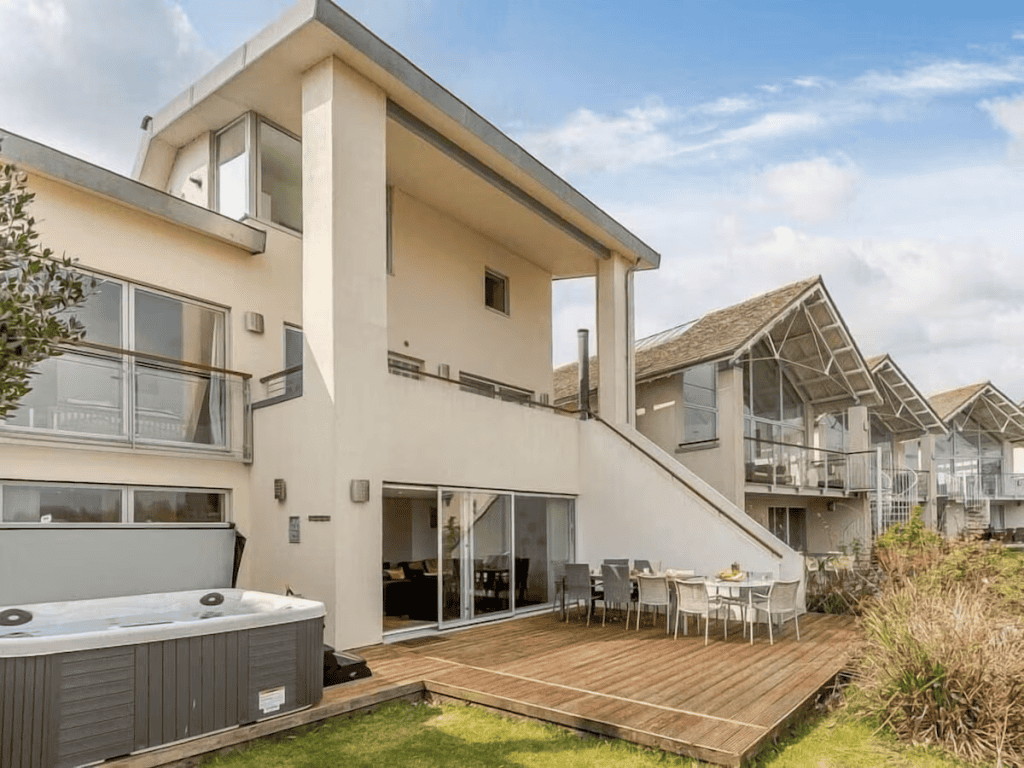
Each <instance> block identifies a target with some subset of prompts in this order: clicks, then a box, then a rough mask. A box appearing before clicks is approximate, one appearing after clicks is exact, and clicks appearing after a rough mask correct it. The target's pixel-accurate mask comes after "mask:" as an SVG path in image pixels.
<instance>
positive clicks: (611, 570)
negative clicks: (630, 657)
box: [601, 564, 633, 629]
mask: <svg viewBox="0 0 1024 768" xmlns="http://www.w3.org/2000/svg"><path fill="white" fill-rule="evenodd" d="M601 581H602V583H603V585H604V600H602V601H601V606H602V608H601V626H602V627H603V626H604V620H605V616H606V615H607V613H608V604H609V603H611V604H612V605H623V604H625V606H626V628H627V629H629V610H630V608H631V607H632V605H633V585H632V584H631V583H630V581H629V566H628V565H608V564H605V565H602V566H601Z"/></svg>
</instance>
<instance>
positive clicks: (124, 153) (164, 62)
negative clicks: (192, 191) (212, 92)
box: [0, 0, 214, 172]
mask: <svg viewBox="0 0 1024 768" xmlns="http://www.w3.org/2000/svg"><path fill="white" fill-rule="evenodd" d="M0 17H2V18H3V20H4V21H3V24H2V25H0V94H2V99H3V101H2V103H3V114H2V116H0V121H2V123H0V125H2V127H4V128H6V129H8V130H11V131H14V132H15V133H22V134H25V135H26V136H28V137H29V138H32V139H34V140H37V141H41V142H43V143H46V144H51V145H53V146H55V147H57V148H59V149H62V150H64V151H67V152H70V153H72V154H76V155H79V156H82V157H84V158H85V159H87V160H90V161H92V162H96V163H98V164H100V165H105V166H107V167H111V168H113V169H114V170H117V171H120V172H127V171H129V170H130V169H131V163H132V161H133V160H134V156H135V151H136V149H137V147H138V143H139V139H140V138H141V132H140V131H139V122H140V120H141V118H142V116H143V115H144V114H145V113H147V112H152V111H154V110H156V109H158V108H160V107H161V106H163V104H164V103H165V102H167V101H168V100H169V99H170V98H171V97H173V96H174V95H176V94H177V93H178V92H179V91H181V90H182V89H184V88H185V87H186V86H187V85H188V84H189V83H190V82H192V81H193V80H194V79H195V78H196V77H198V76H199V75H200V74H202V72H203V71H205V70H206V69H208V68H209V67H210V66H211V65H212V64H213V63H214V59H213V56H212V55H211V54H210V52H209V51H208V50H207V49H206V48H205V46H204V45H203V42H202V40H201V39H200V37H199V35H198V34H197V33H196V31H195V30H194V29H193V27H192V25H191V24H190V22H189V19H188V16H187V15H186V14H185V12H184V10H183V9H182V7H181V5H180V4H179V3H177V2H171V1H170V0H95V1H94V2H89V3H85V2H81V1H80V0H0Z"/></svg>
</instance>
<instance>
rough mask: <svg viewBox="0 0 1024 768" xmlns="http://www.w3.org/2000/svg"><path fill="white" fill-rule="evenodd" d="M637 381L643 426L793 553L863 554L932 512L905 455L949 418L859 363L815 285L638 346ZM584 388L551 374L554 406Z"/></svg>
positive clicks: (881, 370)
mask: <svg viewBox="0 0 1024 768" xmlns="http://www.w3.org/2000/svg"><path fill="white" fill-rule="evenodd" d="M591 365H592V367H593V368H599V367H600V366H599V365H598V361H597V359H594V360H592V362H591ZM636 377H637V378H636V381H637V384H636V387H637V392H636V420H637V429H638V430H639V431H640V432H642V433H643V434H644V435H646V436H647V437H648V438H650V439H651V440H652V441H653V442H655V443H656V444H657V445H658V446H660V447H661V448H662V449H663V450H665V451H666V452H668V453H670V454H672V455H673V456H674V457H675V459H676V460H677V461H678V462H679V463H681V464H683V465H684V466H686V467H687V468H689V469H690V470H692V471H693V472H694V473H696V474H697V475H699V476H700V477H702V478H703V479H704V480H706V481H707V482H708V483H710V484H711V485H712V486H713V487H714V488H715V489H716V490H718V491H719V492H721V493H722V494H723V495H725V496H726V497H727V498H728V499H729V500H730V501H732V502H733V503H735V504H736V505H737V506H738V507H740V508H741V509H744V510H745V511H746V512H747V514H748V515H749V516H751V517H752V518H753V519H755V520H757V521H758V522H759V523H760V524H761V525H763V526H765V527H767V528H768V529H769V530H771V531H772V532H773V533H774V534H775V535H776V536H777V537H778V538H780V539H781V540H783V541H785V542H786V543H787V544H788V545H789V546H790V547H792V548H794V549H797V550H799V551H801V552H807V553H827V552H835V551H841V550H847V551H851V550H859V551H861V552H863V553H864V554H865V555H867V553H868V552H869V551H870V542H871V541H872V538H873V536H875V535H877V534H878V533H880V532H882V531H884V530H886V529H887V528H888V527H889V526H891V525H892V524H894V523H898V522H905V521H906V520H908V519H909V517H910V514H911V511H912V509H913V507H914V506H916V505H917V504H920V503H925V502H926V501H927V500H928V499H931V503H932V505H933V506H934V500H935V489H934V488H931V487H930V486H929V484H928V479H929V477H930V475H928V474H927V472H919V471H917V470H918V469H920V467H919V466H918V465H917V464H915V465H914V466H913V467H910V466H908V465H907V462H906V461H904V444H905V443H906V442H907V441H910V440H917V439H919V438H922V437H924V436H929V437H930V436H935V435H938V436H940V437H943V438H944V437H945V435H946V427H945V426H944V425H943V420H942V419H941V418H940V417H939V415H938V414H937V413H936V412H935V410H934V409H933V408H932V406H931V405H930V404H929V402H928V401H927V399H925V398H924V396H923V395H921V393H920V392H919V391H918V390H917V389H916V387H914V385H913V384H912V383H911V382H910V380H909V379H908V378H907V377H906V376H905V375H904V374H903V372H902V371H901V370H900V369H899V368H898V367H897V366H896V364H895V363H894V362H893V361H892V359H891V358H890V357H889V356H887V355H886V356H881V357H877V358H870V359H865V358H864V357H863V355H862V354H861V352H860V349H859V347H858V345H857V342H856V340H855V339H854V338H853V336H852V335H851V333H850V331H849V329H848V327H847V325H846V323H845V321H844V320H843V318H842V316H841V315H840V313H839V311H838V309H837V307H836V305H835V303H834V302H833V300H832V298H831V297H830V295H829V293H828V291H827V289H826V288H825V285H824V282H823V281H822V279H821V278H820V277H812V278H808V279H806V280H801V281H798V282H795V283H792V284H789V285H786V286H783V287H781V288H778V289H776V290H773V291H770V292H768V293H765V294H762V295H759V296H756V297H753V298H751V299H748V300H746V301H743V302H740V303H739V304H735V305H733V306H730V307H726V308H724V309H720V310H716V311H714V312H710V313H708V314H707V315H705V316H703V317H701V318H700V319H698V320H696V321H695V322H693V323H689V324H686V325H683V326H679V327H676V328H672V329H669V330H667V331H663V332H661V333H658V334H655V335H654V336H650V337H648V338H645V339H642V340H640V341H639V342H637V344H636ZM577 378H578V365H577V364H575V363H573V364H570V365H568V366H563V367H562V368H559V369H558V370H556V371H555V383H556V403H560V404H563V405H567V404H569V403H570V402H572V401H573V399H574V398H575V397H576V392H577V386H576V383H575V382H576V380H577ZM592 396H593V393H592ZM929 491H930V493H929Z"/></svg>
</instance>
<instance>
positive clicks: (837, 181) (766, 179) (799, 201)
mask: <svg viewBox="0 0 1024 768" xmlns="http://www.w3.org/2000/svg"><path fill="white" fill-rule="evenodd" d="M859 176H860V174H859V172H858V171H857V170H856V169H855V168H853V167H852V166H850V165H849V164H845V165H839V164H836V163H833V162H832V161H831V160H828V159H826V158H823V157H819V158H817V159H814V160H804V161H801V162H796V163H788V164H786V165H778V166H775V167H774V168H771V169H769V170H767V171H765V172H764V173H762V174H760V176H759V177H758V178H757V179H756V181H755V187H756V189H757V190H758V191H760V192H761V194H763V195H764V196H765V201H764V203H763V207H764V208H766V209H768V210H774V211H780V212H782V213H783V214H785V215H786V216H789V217H791V218H793V219H796V220H798V221H802V222H804V223H807V224H819V223H822V222H825V221H830V220H832V219H834V218H836V217H837V216H838V215H839V214H840V213H842V212H843V211H844V210H846V209H847V208H848V207H849V205H850V203H851V202H852V201H853V198H854V196H855V195H856V191H857V180H858V178H859Z"/></svg>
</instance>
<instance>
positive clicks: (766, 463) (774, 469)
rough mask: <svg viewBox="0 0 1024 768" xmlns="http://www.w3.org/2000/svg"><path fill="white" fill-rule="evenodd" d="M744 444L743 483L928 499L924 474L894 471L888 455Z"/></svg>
mask: <svg viewBox="0 0 1024 768" xmlns="http://www.w3.org/2000/svg"><path fill="white" fill-rule="evenodd" d="M744 440H745V449H746V450H745V467H746V469H745V479H746V482H748V483H753V484H758V485H768V486H771V487H773V488H782V489H790V488H792V489H798V490H802V491H807V490H813V491H818V492H819V493H826V492H832V493H833V494H851V493H858V492H862V493H873V492H877V491H882V492H884V493H889V494H894V495H896V496H899V497H900V498H906V499H911V500H915V501H920V500H923V499H925V498H927V494H928V482H927V473H926V472H916V471H914V470H909V469H893V468H892V467H891V466H890V465H891V461H890V460H889V459H890V457H889V455H888V454H887V453H883V452H881V451H878V450H873V451H854V452H852V453H846V452H842V451H832V450H828V449H825V448H817V447H814V446H809V445H794V444H792V443H782V442H777V441H773V440H765V439H763V438H757V437H747V438H744Z"/></svg>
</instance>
